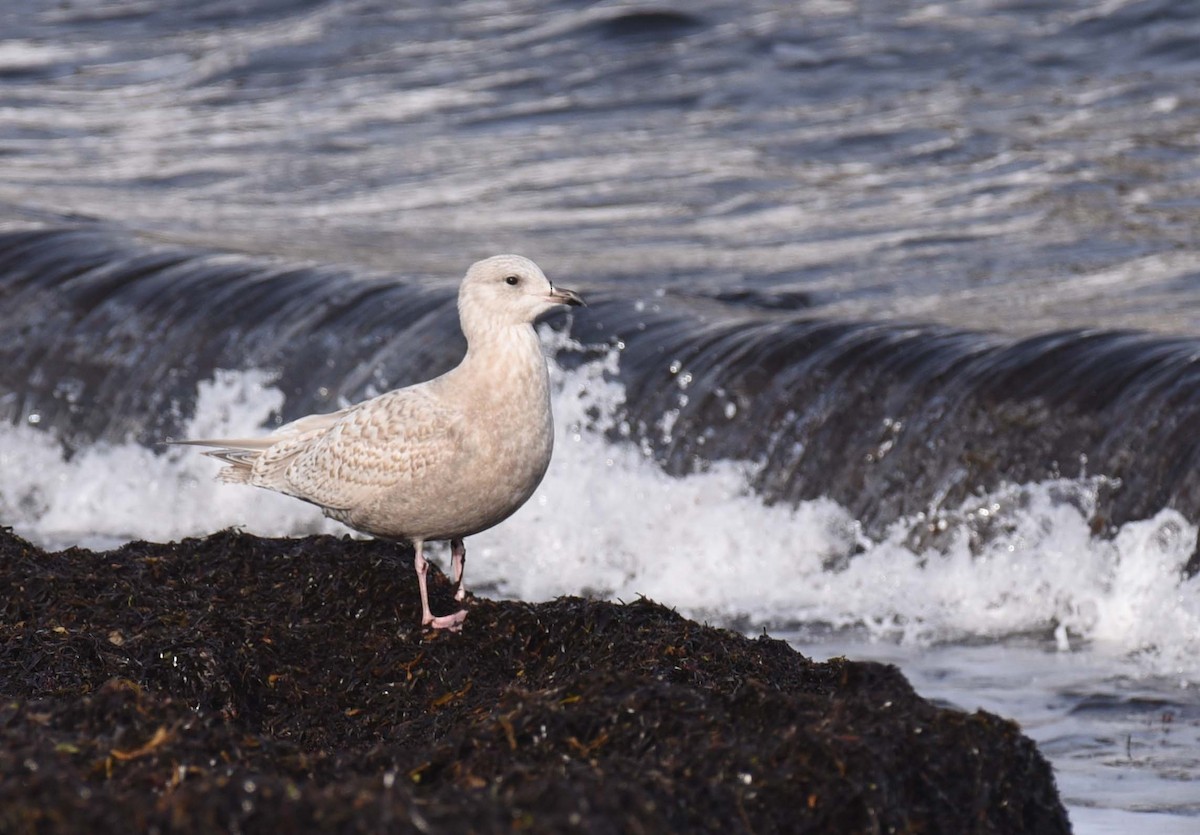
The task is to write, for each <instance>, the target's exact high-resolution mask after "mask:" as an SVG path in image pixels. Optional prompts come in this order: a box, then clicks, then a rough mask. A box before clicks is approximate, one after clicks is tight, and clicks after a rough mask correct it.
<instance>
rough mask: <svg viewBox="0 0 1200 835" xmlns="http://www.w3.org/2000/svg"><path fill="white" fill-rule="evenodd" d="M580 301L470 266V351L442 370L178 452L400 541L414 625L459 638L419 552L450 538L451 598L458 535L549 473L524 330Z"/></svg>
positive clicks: (540, 283) (508, 266) (532, 275)
mask: <svg viewBox="0 0 1200 835" xmlns="http://www.w3.org/2000/svg"><path fill="white" fill-rule="evenodd" d="M581 304H583V300H582V299H581V298H580V297H579V296H578V295H577V294H576V293H574V292H572V291H571V290H564V289H561V288H555V287H554V285H553V284H551V283H550V281H549V279H547V278H546V276H545V275H544V274H543V273H542V271H541V269H539V268H538V266H537V264H535V263H533V262H532V261H530V260H529V259H528V258H522V257H521V256H519V255H497V256H495V257H493V258H488V259H486V260H484V261H479V262H477V263H475V264H473V265H472V266H471V268H470V269H469V270H468V271H467V275H466V278H464V279H463V282H462V286H461V287H460V288H459V291H458V314H459V318H460V320H461V323H462V330H463V334H464V335H465V336H466V338H467V353H466V356H465V357H463V360H462V362H461V363H459V365H458V366H457V367H456V368H454V369H453V370H451V371H448V372H446V373H445V374H443V375H442V376H440V377H437V378H435V379H433V380H429V381H427V382H424V383H419V384H417V385H414V386H409V387H408V388H403V389H396V390H395V391H389V392H387V393H386V394H381V395H379V396H378V397H373V398H371V399H370V400H364V401H363V402H361V403H358V404H356V405H354V406H350V407H348V408H345V409H342V410H341V411H338V412H332V413H330V414H318V415H309V416H308V417H302V418H300V419H299V420H295V421H293V422H291V423H288V424H285V425H284V426H281V427H279V428H278V429H277V430H275V431H274V432H272V433H271V434H270V435H266V436H265V437H261V438H226V439H215V438H214V439H198V440H188V441H180V442H179V443H186V444H197V445H200V446H209V447H216V449H213V450H210V451H209V452H207V453H206V454H207V455H212V456H214V457H216V458H219V459H221V460H222V461H225V462H226V464H227V465H228V466H226V467H225V468H224V469H223V470H222V471H221V474H220V477H221V479H222V480H224V481H227V482H233V483H238V484H250V485H253V486H255V487H265V488H266V489H268V490H276V491H278V492H280V493H285V494H287V495H289V496H295V497H296V498H298V499H303V500H304V501H307V502H312V503H313V504H315V505H317V506H318V507H320V508H321V509H322V510H324V512H325V515H326V516H329V517H331V518H333V519H336V520H338V521H339V522H342V523H344V524H346V525H348V526H349V527H351V528H354V529H355V530H358V531H362V532H364V533H368V534H371V535H372V536H376V537H379V538H382V539H393V540H406V541H409V542H411V543H412V544H413V547H414V548H415V549H416V557H415V560H414V563H415V566H416V571H417V582H418V584H419V585H420V589H421V624H422V625H424V626H432V627H433V628H434V629H447V628H448V629H451V630H454V631H457V630H459V629H461V628H462V622H463V620H464V619H465V618H466V615H467V612H466V610H465V609H462V610H460V611H458V612H455V613H454V614H451V615H442V616H440V617H434V615H433V613H432V612H431V611H430V609H429V593H428V590H427V587H426V581H425V574H426V570H427V564H426V560H425V557H424V554H423V547H424V544H425V543H426V542H428V541H431V540H435V541H436V540H449V541H450V549H451V557H452V572H453V575H454V576H453V579H454V582H455V583H456V585H457V589H456V591H455V595H454V598H455V600H458V601H460V602H461V601H462V600H463V599H464V598H465V597H466V591H465V589H464V587H463V571H464V567H465V562H466V546H465V545H464V544H463V539H464V538H465V537H468V536H471V535H472V534H476V533H479V532H480V531H483V530H486V529H487V528H490V527H492V526H493V525H496V524H498V523H500V522H502V521H504V520H505V519H507V518H508V517H509V516H510V515H512V513H513V512H514V511H515V510H516V509H517V508H519V507H520V506H521V505H523V504H524V503H525V502H526V500H527V499H528V498H529V497H530V496H531V495H533V491H534V490H536V489H537V486H538V484H539V483H540V482H541V480H542V476H543V475H545V473H546V467H547V466H549V464H550V453H551V450H552V448H553V445H554V425H553V419H552V417H551V413H550V384H549V378H548V376H547V372H546V359H545V356H544V355H543V354H542V349H541V345H540V344H539V342H538V338H537V334H536V333H535V332H534V329H533V322H534V320H535V319H537V317H538V316H540V315H541V314H543V313H545V312H546V311H548V310H550V309H552V308H553V307H555V306H557V305H581Z"/></svg>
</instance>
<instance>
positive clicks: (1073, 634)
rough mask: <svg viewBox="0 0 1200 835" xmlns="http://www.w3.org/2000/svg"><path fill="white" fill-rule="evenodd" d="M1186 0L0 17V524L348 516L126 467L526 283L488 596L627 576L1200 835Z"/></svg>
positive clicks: (41, 9) (287, 412) (310, 405)
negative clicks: (1011, 723)
mask: <svg viewBox="0 0 1200 835" xmlns="http://www.w3.org/2000/svg"><path fill="white" fill-rule="evenodd" d="M1198 44H1200V5H1196V4H1191V3H1185V2H1179V0H1108V2H1104V3H1096V2H1085V0H1022V2H1012V1H1011V0H967V1H966V2H955V3H937V2H926V3H893V2H887V0H820V1H819V2H810V3H804V4H791V3H782V2H769V1H768V0H754V1H753V2H748V3H727V2H720V0H705V2H698V3H689V4H675V5H670V4H655V5H653V6H645V5H641V4H636V3H628V2H598V3H581V2H574V1H573V0H561V2H549V1H548V0H514V2H507V3H496V2H463V3H456V4H440V3H415V4H393V3H381V2H373V0H340V1H339V2H334V1H333V0H329V1H328V2H322V1H321V0H311V2H301V3H297V2H287V3H284V2H278V0H237V2H234V0H229V1H228V2H226V1H225V0H220V2H211V3H204V4H194V3H184V2H171V0H166V1H165V2H162V3H156V4H150V3H142V2H134V0H89V1H88V2H81V3H74V4H61V3H58V2H49V0H45V2H43V0H33V2H30V3H27V4H19V8H18V6H15V5H12V4H9V5H8V6H4V7H2V8H0V475H2V478H0V483H2V485H3V486H2V487H0V524H8V525H13V526H15V528H16V529H17V530H18V532H20V533H21V534H22V535H25V536H28V537H30V538H31V539H34V540H36V541H39V542H42V543H45V544H48V545H51V546H67V545H74V544H84V545H95V546H97V547H101V546H107V545H110V544H113V543H118V542H121V541H125V540H127V539H131V538H149V539H160V540H167V539H173V538H178V537H182V536H191V535H199V534H204V533H208V532H211V531H214V530H218V529H221V528H224V527H228V526H231V525H237V526H243V527H245V528H246V529H247V530H250V531H254V532H256V533H262V534H272V535H299V534H304V533H310V532H315V531H331V532H340V531H341V530H342V529H340V528H339V527H338V526H336V525H334V524H333V523H330V522H328V521H327V520H324V519H323V518H322V517H321V516H320V515H319V513H317V512H316V511H315V510H314V509H313V508H311V507H308V506H307V505H304V504H302V503H299V502H295V501H292V500H289V499H286V498H283V497H279V496H275V495H271V494H268V493H265V492H262V491H253V490H250V489H246V488H236V487H230V486H223V485H220V484H218V483H216V482H215V481H214V480H213V478H212V477H213V474H214V472H215V470H216V468H217V465H216V464H215V463H214V462H212V461H211V460H209V459H205V458H203V457H201V456H199V455H196V454H195V452H194V451H192V450H186V449H179V448H167V447H163V446H161V445H160V444H159V443H158V442H159V441H161V440H162V439H163V438H167V437H182V436H185V435H192V436H197V435H204V436H212V435H217V436H219V435H221V434H226V433H228V434H243V433H247V432H256V431H261V430H263V429H265V428H267V427H270V426H271V425H275V424H277V423H278V422H280V421H281V420H286V419H290V418H292V417H296V416H298V415H301V414H305V413H308V412H312V411H321V410H329V409H333V408H337V407H338V406H339V405H342V404H345V403H347V402H353V401H356V400H358V399H361V398H362V397H365V396H369V395H371V394H374V393H377V392H379V391H382V390H386V389H387V388H390V387H393V386H398V385H404V384H407V383H411V382H414V381H416V380H419V379H425V378H428V377H430V376H433V375H434V374H436V373H439V372H440V371H442V370H444V369H446V368H447V367H449V366H450V365H451V364H453V363H454V362H455V361H456V359H457V356H458V355H459V353H460V352H461V350H462V342H461V336H460V335H459V333H458V331H457V328H456V324H455V317H454V308H453V290H454V287H455V286H456V283H457V280H458V277H459V276H460V275H461V273H462V271H463V270H464V268H465V267H466V265H467V264H468V263H470V261H472V260H474V259H475V258H477V257H482V256H485V255H489V254H493V253H494V252H497V251H517V252H522V253H524V254H527V255H529V256H531V257H534V258H535V259H536V260H538V261H539V263H541V264H542V266H543V267H544V268H545V269H546V271H547V273H548V274H550V275H551V276H552V278H554V280H555V281H556V282H557V283H560V284H562V285H564V286H568V287H572V288H574V289H579V290H581V291H583V292H584V293H585V295H586V296H587V297H588V300H589V303H590V307H588V308H587V309H586V310H582V311H577V312H574V313H573V314H571V316H569V317H563V316H558V317H551V318H550V319H549V320H548V323H547V324H546V326H545V327H544V328H543V339H544V342H545V343H546V345H547V351H548V355H549V356H550V358H551V362H552V371H553V376H554V381H555V386H556V394H555V399H554V405H555V411H556V423H557V431H558V438H557V445H556V454H555V459H554V462H553V464H552V466H551V470H550V472H549V473H548V475H547V478H546V481H545V482H544V484H543V485H542V487H541V488H540V489H539V491H538V493H537V494H536V495H535V497H534V498H533V499H532V500H531V501H530V503H529V504H528V505H527V506H526V507H525V508H523V509H522V510H521V511H520V512H519V513H518V514H517V515H516V516H514V517H513V518H512V519H510V520H509V521H508V522H506V523H505V524H504V525H502V526H500V527H498V528H496V529H493V530H491V531H488V532H485V533H484V534H481V535H479V536H477V537H474V538H472V540H471V542H469V543H468V547H469V548H470V549H471V554H472V559H471V562H470V576H469V580H470V581H471V583H472V585H473V587H474V588H475V589H477V590H478V591H480V592H481V593H486V594H491V595H499V596H512V597H520V598H523V599H531V600H539V599H546V598H551V597H554V596H556V595H559V594H580V593H588V594H594V595H599V596H604V597H609V598H614V599H631V598H633V597H635V596H636V595H639V594H644V595H648V596H650V597H653V598H654V599H656V600H658V601H660V602H662V603H665V604H668V605H671V606H674V607H676V608H678V609H679V610H680V611H682V612H685V613H687V614H689V615H691V616H694V617H697V618H701V619H704V620H708V621H709V622H712V623H715V624H719V625H723V626H728V627H731V628H735V629H741V630H745V631H747V632H758V631H760V630H764V629H765V630H767V631H769V632H771V633H772V634H776V635H780V636H785V637H787V638H788V639H789V640H791V641H792V642H793V644H794V645H795V646H797V647H798V648H799V649H801V650H803V651H804V652H806V653H809V654H812V655H814V656H817V657H821V656H829V655H834V654H839V653H845V654H847V655H850V656H854V657H860V658H878V659H880V660H885V661H889V662H891V663H895V664H897V665H899V666H900V667H901V669H902V670H904V672H905V673H906V674H907V675H908V676H909V677H910V679H911V680H912V681H913V683H914V685H915V686H916V687H917V689H918V691H919V692H921V693H923V694H924V695H926V696H929V697H931V698H935V699H938V700H941V701H943V702H945V703H947V704H953V705H956V706H958V707H961V708H964V709H968V710H970V709H974V708H976V707H984V708H987V709H989V710H993V711H995V712H997V713H1000V714H1001V715H1005V716H1009V717H1012V718H1014V719H1016V720H1018V721H1019V722H1021V724H1022V726H1023V727H1024V728H1025V730H1026V731H1027V732H1028V733H1029V734H1030V735H1031V736H1032V737H1033V738H1034V739H1036V740H1037V741H1038V743H1039V745H1040V746H1041V748H1042V750H1043V751H1044V752H1045V754H1046V755H1047V756H1048V757H1049V758H1050V759H1051V761H1052V762H1053V763H1054V766H1055V769H1056V773H1057V776H1058V780H1059V785H1060V788H1061V790H1062V792H1063V795H1064V798H1065V800H1066V802H1067V803H1068V805H1069V808H1070V813H1071V817H1072V820H1073V822H1074V824H1075V828H1076V830H1077V831H1079V832H1083V833H1101V832H1127V831H1131V830H1133V829H1135V828H1143V829H1149V830H1150V831H1154V832H1192V831H1195V829H1196V827H1197V826H1198V825H1200V791H1197V790H1196V789H1195V788H1194V786H1195V785H1196V784H1197V783H1196V780H1197V778H1200V697H1198V695H1197V686H1198V685H1200V662H1198V661H1197V658H1200V652H1198V650H1200V579H1197V574H1198V573H1200V558H1198V557H1197V553H1198V551H1197V524H1198V523H1200V394H1198V393H1200V256H1198V254H1197V251H1198V250H1197V243H1198V242H1197V233H1198V229H1200V227H1197V224H1196V220H1195V218H1196V208H1197V193H1198V191H1197V185H1198V183H1197V177H1198V176H1200V159H1197V157H1198V156H1200V145H1197V143H1196V142H1195V137H1196V136H1197V135H1200V96H1198V94H1197V92H1196V91H1197V90H1198V89H1200V86H1198V85H1197V80H1198V76H1200V46H1197V45H1198Z"/></svg>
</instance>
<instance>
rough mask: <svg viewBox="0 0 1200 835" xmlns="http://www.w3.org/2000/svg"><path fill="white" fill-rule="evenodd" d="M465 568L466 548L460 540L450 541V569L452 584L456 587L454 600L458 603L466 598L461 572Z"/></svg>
mask: <svg viewBox="0 0 1200 835" xmlns="http://www.w3.org/2000/svg"><path fill="white" fill-rule="evenodd" d="M466 567H467V546H466V544H465V543H463V541H462V540H461V539H452V540H450V569H451V571H452V572H453V573H454V583H455V585H456V586H458V588H457V589H455V590H454V599H455V600H457V601H458V602H459V603H462V602H463V600H465V599H466V597H467V590H466V588H464V587H463V572H464V571H465V570H466Z"/></svg>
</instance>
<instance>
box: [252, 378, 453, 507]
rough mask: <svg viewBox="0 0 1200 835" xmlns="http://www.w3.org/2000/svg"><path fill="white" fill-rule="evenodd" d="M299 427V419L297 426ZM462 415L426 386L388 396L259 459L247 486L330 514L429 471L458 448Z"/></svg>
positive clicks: (285, 441) (293, 438) (283, 442)
mask: <svg viewBox="0 0 1200 835" xmlns="http://www.w3.org/2000/svg"><path fill="white" fill-rule="evenodd" d="M297 423H299V421H297ZM462 442H463V431H462V415H461V414H460V413H459V412H457V411H456V410H452V409H449V408H447V407H446V406H445V405H444V404H443V403H442V401H441V400H439V399H438V398H437V397H436V396H434V395H433V393H432V392H430V391H429V390H428V389H427V388H426V387H424V386H414V387H411V388H407V389H400V390H398V391H392V392H388V393H387V394H383V395H380V396H379V397H376V398H373V399H371V400H368V401H366V402H364V403H360V404H358V405H357V406H354V407H351V408H349V409H346V410H344V411H343V412H342V413H340V415H339V417H338V419H337V420H336V421H335V422H333V423H331V424H329V425H322V424H319V423H318V424H314V426H313V428H312V429H310V430H308V431H301V432H298V433H296V434H294V435H292V436H291V437H288V438H285V439H283V440H281V441H280V442H278V443H276V444H274V445H273V446H271V447H269V448H267V449H266V450H263V451H262V452H260V453H258V454H257V456H256V457H255V459H254V461H253V464H252V473H251V475H250V478H249V479H248V481H249V483H251V484H254V485H257V486H259V487H268V488H270V489H273V490H278V491H279V492H281V493H287V494H288V495H290V496H295V497H296V498H299V499H304V500H306V501H310V502H312V503H314V504H317V505H320V506H322V507H325V508H330V509H334V510H347V509H350V508H355V507H360V506H362V505H363V504H365V503H367V502H369V501H371V500H372V499H373V498H374V497H375V496H377V495H378V494H379V493H380V492H381V491H383V490H387V489H389V488H392V487H395V486H398V485H403V484H404V483H406V482H408V483H413V482H416V481H418V480H420V479H421V478H422V477H424V476H425V475H426V474H428V473H430V472H435V471H437V470H438V469H439V467H440V466H441V465H444V464H446V463H447V462H448V461H449V460H450V459H451V458H453V457H454V456H456V455H457V454H458V453H459V452H460V451H461V449H462Z"/></svg>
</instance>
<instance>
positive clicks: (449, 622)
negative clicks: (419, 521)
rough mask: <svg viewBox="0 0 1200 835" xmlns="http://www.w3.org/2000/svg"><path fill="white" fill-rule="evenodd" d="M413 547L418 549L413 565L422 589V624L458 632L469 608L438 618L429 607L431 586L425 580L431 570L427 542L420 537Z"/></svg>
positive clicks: (418, 583)
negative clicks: (426, 547) (426, 552)
mask: <svg viewBox="0 0 1200 835" xmlns="http://www.w3.org/2000/svg"><path fill="white" fill-rule="evenodd" d="M413 547H414V548H415V549H416V551H417V555H416V557H414V558H413V566H414V567H415V568H416V569H417V585H418V586H419V587H420V589H421V625H422V626H431V627H433V628H434V629H449V630H450V631H451V632H458V631H459V630H460V629H462V622H463V621H464V620H466V618H467V610H466V609H463V610H462V611H459V612H455V613H454V614H452V615H442V616H440V617H436V618H435V617H434V616H433V612H432V611H430V609H429V588H428V586H427V584H426V582H425V574H426V573H427V572H428V571H429V562H428V561H427V560H426V559H425V554H424V553H423V551H424V547H425V543H424V542H422V541H421V540H419V539H418V540H417V541H416V542H414V543H413Z"/></svg>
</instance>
